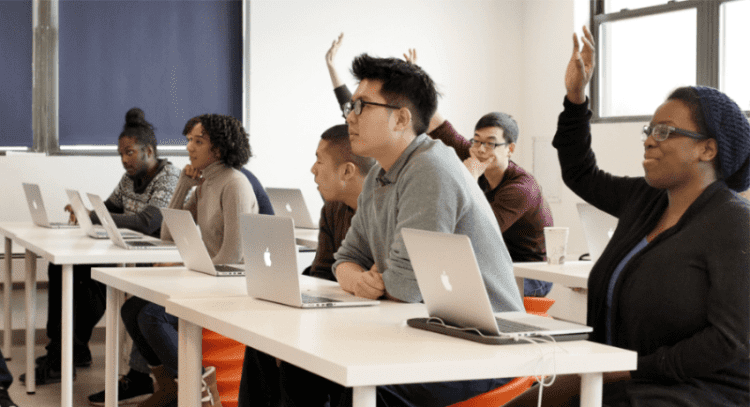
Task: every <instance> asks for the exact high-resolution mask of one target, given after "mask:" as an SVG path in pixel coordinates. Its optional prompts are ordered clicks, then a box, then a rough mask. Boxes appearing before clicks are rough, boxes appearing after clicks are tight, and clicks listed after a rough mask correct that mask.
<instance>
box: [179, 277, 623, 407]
mask: <svg viewBox="0 0 750 407" xmlns="http://www.w3.org/2000/svg"><path fill="white" fill-rule="evenodd" d="M312 280H315V279H312V278H307V279H305V282H306V283H307V284H315V285H322V286H325V287H327V288H328V289H331V290H339V288H338V287H334V286H332V285H330V284H332V283H330V282H324V281H322V280H317V281H314V282H312ZM333 285H335V284H333ZM166 308H167V312H169V313H170V314H172V315H175V316H177V317H178V318H179V338H180V340H179V346H180V348H179V377H180V385H181V387H180V392H179V393H178V399H179V406H180V407H193V406H195V405H197V403H198V400H199V398H200V375H199V374H198V372H200V370H199V369H200V366H201V354H202V352H201V335H200V334H201V327H205V328H208V329H210V330H212V331H214V332H217V333H219V334H221V335H224V336H227V337H229V338H232V339H234V340H237V341H239V342H242V343H244V344H246V345H248V346H251V347H253V348H255V349H258V350H259V351H262V352H265V353H268V354H270V355H273V356H275V357H277V358H279V359H282V360H284V361H286V362H289V363H292V364H294V365H296V366H299V367H301V368H303V369H306V370H308V371H310V372H313V373H315V374H318V375H320V376H323V377H325V378H327V379H329V380H332V381H334V382H336V383H339V384H341V385H343V386H347V387H353V390H354V392H353V393H354V406H355V407H362V406H375V395H376V393H375V392H376V386H379V385H387V384H394V383H421V382H438V381H454V380H475V379H487V378H497V377H515V376H530V375H540V374H545V375H548V374H551V373H552V372H553V367H552V364H551V363H550V360H551V359H549V360H547V361H546V362H539V360H540V357H541V356H542V354H541V353H540V352H543V353H544V354H545V355H547V356H546V357H547V358H551V354H552V352H553V350H555V349H556V355H555V358H556V364H555V365H556V373H557V374H574V373H577V374H581V376H582V393H583V394H582V404H581V405H582V406H583V407H591V406H600V405H601V392H602V372H609V371H620V370H632V369H635V367H636V357H637V355H636V353H635V352H632V351H626V350H622V349H618V348H614V347H610V346H605V345H600V344H595V343H592V342H587V341H576V342H565V343H562V344H560V345H559V347H555V346H553V345H542V346H541V348H539V347H536V346H534V345H530V344H522V345H508V346H490V345H482V344H478V343H474V342H470V341H466V340H461V339H457V338H452V337H449V336H445V335H440V334H436V333H432V332H427V331H422V330H418V329H414V328H410V327H407V326H406V320H407V319H408V318H414V317H424V316H426V315H427V312H426V308H425V306H424V305H423V304H399V303H394V302H391V301H383V302H381V305H380V306H375V307H361V308H338V309H306V310H303V309H297V308H292V307H287V306H283V305H278V304H273V303H269V302H266V301H261V300H255V299H253V298H250V297H233V298H202V299H175V298H172V299H169V300H168V301H167V307H166ZM540 349H541V350H540Z"/></svg>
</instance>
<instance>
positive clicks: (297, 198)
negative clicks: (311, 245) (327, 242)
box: [266, 188, 318, 229]
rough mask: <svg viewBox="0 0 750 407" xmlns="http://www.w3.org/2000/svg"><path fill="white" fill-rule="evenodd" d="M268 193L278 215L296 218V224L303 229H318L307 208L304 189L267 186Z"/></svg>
mask: <svg viewBox="0 0 750 407" xmlns="http://www.w3.org/2000/svg"><path fill="white" fill-rule="evenodd" d="M266 194H268V199H269V200H270V201H271V206H273V211H274V213H275V214H276V216H286V217H290V218H292V219H294V225H295V226H296V227H298V228H302V229H317V228H318V225H316V224H315V223H314V222H313V221H312V218H311V217H310V211H308V210H307V205H306V204H305V198H304V197H303V196H302V191H301V190H299V189H296V188H266Z"/></svg>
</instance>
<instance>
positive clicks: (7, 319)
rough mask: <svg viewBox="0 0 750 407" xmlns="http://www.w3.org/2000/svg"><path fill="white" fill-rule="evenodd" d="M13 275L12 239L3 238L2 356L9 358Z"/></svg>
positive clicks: (11, 331) (11, 328)
mask: <svg viewBox="0 0 750 407" xmlns="http://www.w3.org/2000/svg"><path fill="white" fill-rule="evenodd" d="M12 277H13V240H12V239H9V238H7V237H6V238H5V275H4V282H3V311H4V314H3V356H5V360H10V345H11V340H13V339H12V336H11V335H12V334H13V320H12V317H13V310H12V309H11V305H10V296H11V295H12V294H11V284H13V281H12Z"/></svg>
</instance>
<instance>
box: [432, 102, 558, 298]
mask: <svg viewBox="0 0 750 407" xmlns="http://www.w3.org/2000/svg"><path fill="white" fill-rule="evenodd" d="M428 134H429V136H430V137H432V138H434V139H438V140H441V141H442V142H444V143H445V144H446V145H448V146H450V147H453V148H454V149H455V150H456V154H457V155H458V157H459V158H460V159H461V160H463V162H464V165H465V166H466V168H468V169H469V172H471V174H472V175H473V176H474V179H476V180H477V183H478V184H479V187H480V188H481V189H482V192H484V196H485V197H486V198H487V200H488V201H489V202H490V206H491V207H492V211H493V212H494V214H495V218H496V219H497V223H498V225H499V226H500V230H501V231H502V233H503V239H504V240H505V245H506V246H507V247H508V251H509V252H510V257H511V258H512V259H513V261H514V262H528V261H544V260H545V256H546V248H545V241H544V228H545V227H546V226H553V222H552V211H551V210H550V207H549V205H548V204H547V201H546V200H545V199H544V196H543V195H542V189H541V188H540V187H539V184H538V183H537V181H536V179H535V178H534V176H533V175H531V174H530V173H528V172H527V171H526V170H524V169H523V168H521V166H519V165H518V164H516V163H514V162H513V161H511V159H510V157H511V156H512V154H513V152H514V151H515V148H516V141H517V140H518V124H517V123H516V121H515V120H514V119H513V117H511V116H510V115H508V114H506V113H500V112H492V113H487V114H486V115H484V116H482V118H480V119H479V121H478V122H477V124H476V126H474V137H473V138H471V139H469V140H466V138H464V137H463V136H462V135H460V134H459V133H458V132H457V131H456V129H455V128H453V126H452V125H451V123H450V122H448V121H447V120H445V119H444V118H443V117H442V116H441V115H440V113H437V112H436V113H435V114H434V115H433V117H432V119H431V120H430V127H429V129H428ZM551 289H552V283H550V282H546V281H539V280H532V279H524V295H525V296H527V297H544V296H545V295H547V294H548V293H549V291H550V290H551Z"/></svg>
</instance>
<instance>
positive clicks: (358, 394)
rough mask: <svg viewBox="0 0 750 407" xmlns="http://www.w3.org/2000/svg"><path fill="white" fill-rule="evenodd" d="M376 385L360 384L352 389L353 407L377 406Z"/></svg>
mask: <svg viewBox="0 0 750 407" xmlns="http://www.w3.org/2000/svg"><path fill="white" fill-rule="evenodd" d="M375 389H376V387H375V386H360V387H354V388H353V389H352V394H353V396H352V407H375V404H376V401H377V400H376V395H375Z"/></svg>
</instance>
